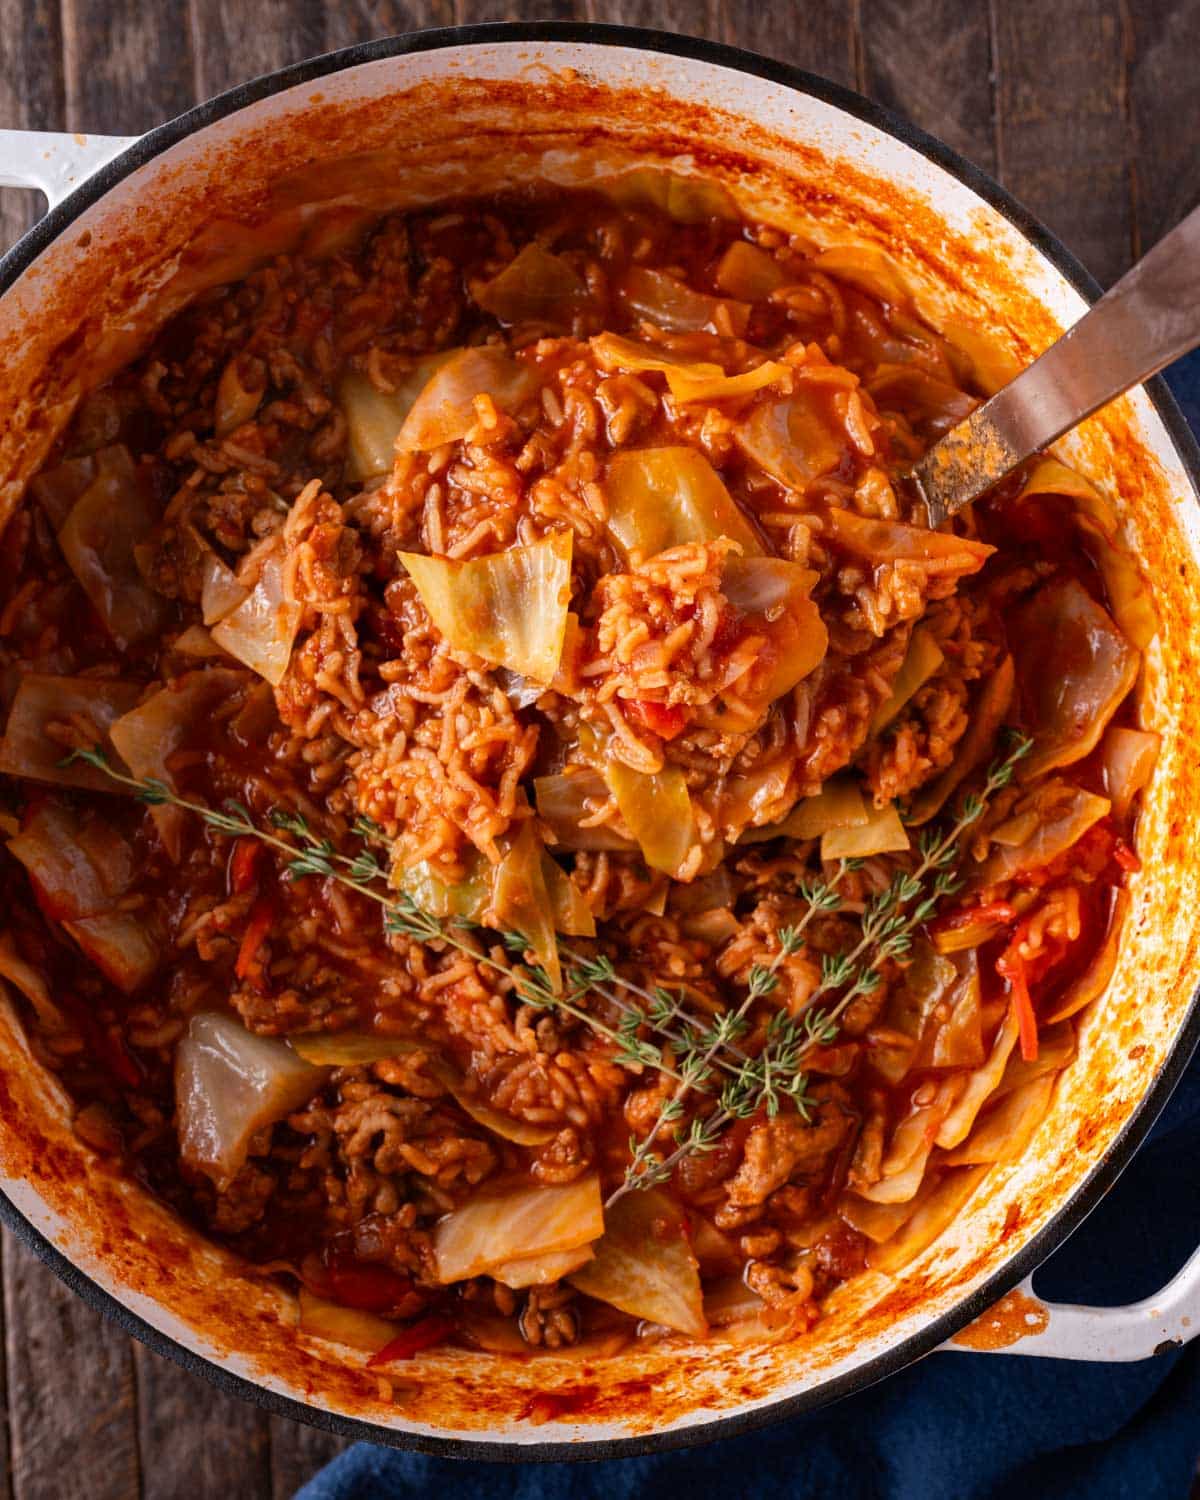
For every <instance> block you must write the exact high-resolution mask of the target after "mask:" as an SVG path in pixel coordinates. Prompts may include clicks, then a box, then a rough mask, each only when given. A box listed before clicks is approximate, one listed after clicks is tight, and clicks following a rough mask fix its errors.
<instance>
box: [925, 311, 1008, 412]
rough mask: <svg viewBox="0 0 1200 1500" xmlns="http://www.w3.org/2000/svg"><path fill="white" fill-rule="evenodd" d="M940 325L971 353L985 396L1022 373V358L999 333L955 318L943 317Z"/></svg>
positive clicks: (951, 337) (974, 369)
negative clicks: (1007, 345) (980, 328)
mask: <svg viewBox="0 0 1200 1500" xmlns="http://www.w3.org/2000/svg"><path fill="white" fill-rule="evenodd" d="M938 326H939V330H940V332H941V333H942V335H943V337H945V338H946V339H948V340H949V341H950V343H952V344H953V345H954V347H955V348H956V349H958V350H961V352H962V353H963V354H965V355H966V356H967V358H968V360H969V361H970V363H971V374H972V375H973V376H974V377H975V384H976V385H977V386H978V388H979V389H980V390H981V391H982V392H983V394H984V395H985V396H994V395H995V394H996V392H997V391H998V390H1000V389H1001V388H1002V387H1003V386H1006V385H1007V384H1008V383H1009V381H1010V380H1015V379H1016V378H1017V376H1018V375H1019V374H1020V373H1021V369H1022V365H1021V361H1020V360H1019V359H1018V358H1017V357H1016V355H1015V354H1013V353H1012V352H1011V350H1009V349H1008V348H1007V347H1006V346H1005V345H1004V344H1003V343H1001V341H1000V339H999V338H998V337H997V336H996V335H994V334H990V333H981V332H980V331H979V329H978V328H976V327H974V326H972V325H971V324H969V323H960V322H959V321H958V320H957V319H953V318H943V319H942V320H941V322H940V323H939V325H938Z"/></svg>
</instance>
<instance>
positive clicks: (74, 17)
mask: <svg viewBox="0 0 1200 1500" xmlns="http://www.w3.org/2000/svg"><path fill="white" fill-rule="evenodd" d="M62 28H63V74H64V81H65V86H66V126H67V129H69V130H93V131H104V132H107V133H109V134H113V135H136V134H139V133H140V132H142V131H144V130H149V129H150V127H151V126H152V125H159V124H161V123H162V122H163V121H164V120H169V119H170V118H171V117H172V116H173V115H177V114H179V112H180V111H181V110H183V109H186V108H187V106H188V105H189V104H191V102H192V59H191V46H190V40H189V33H188V26H187V6H186V0H155V3H154V4H153V5H147V4H145V3H143V0H62Z"/></svg>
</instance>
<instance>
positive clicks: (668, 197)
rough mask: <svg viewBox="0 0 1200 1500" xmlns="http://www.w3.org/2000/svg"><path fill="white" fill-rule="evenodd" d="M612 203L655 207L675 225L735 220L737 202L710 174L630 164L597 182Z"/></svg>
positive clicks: (628, 206) (634, 206)
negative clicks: (630, 165)
mask: <svg viewBox="0 0 1200 1500" xmlns="http://www.w3.org/2000/svg"><path fill="white" fill-rule="evenodd" d="M597 186H598V187H599V188H600V190H601V191H602V192H603V193H604V194H605V195H606V196H607V197H609V198H611V199H612V201H613V202H614V203H619V204H621V205H622V206H624V207H627V208H659V209H661V210H662V211H663V212H664V213H665V214H667V215H669V217H670V218H672V219H674V220H675V222H676V223H677V224H703V223H704V222H705V220H706V219H736V218H737V217H738V209H737V204H736V203H735V202H734V200H733V198H732V197H731V196H730V194H729V192H728V191H727V190H726V189H725V188H724V187H722V186H721V184H720V183H719V182H714V181H713V179H712V178H711V177H691V176H685V175H683V174H682V173H679V172H671V171H668V170H667V169H666V168H665V167H634V168H632V169H631V170H630V171H628V172H622V173H621V174H620V176H618V177H611V178H607V179H606V180H604V181H603V182H600V183H598V184H597Z"/></svg>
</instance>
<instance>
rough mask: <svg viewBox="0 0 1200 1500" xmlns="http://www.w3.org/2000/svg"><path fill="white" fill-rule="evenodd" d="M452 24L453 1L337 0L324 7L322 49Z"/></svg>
mask: <svg viewBox="0 0 1200 1500" xmlns="http://www.w3.org/2000/svg"><path fill="white" fill-rule="evenodd" d="M454 24H455V14H454V0H337V4H332V5H327V6H325V47H326V49H327V50H329V51H332V50H333V49H334V48H336V47H352V46H353V45H354V44H355V43H356V42H369V41H373V40H374V39H375V38H377V37H383V36H396V35H398V34H400V33H401V32H405V31H423V30H425V29H426V28H428V27H431V26H453V25H454Z"/></svg>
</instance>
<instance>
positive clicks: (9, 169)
mask: <svg viewBox="0 0 1200 1500" xmlns="http://www.w3.org/2000/svg"><path fill="white" fill-rule="evenodd" d="M136 140H137V136H135V135H67V134H65V133H58V132H51V131H41V130H0V187H19V188H36V189H38V190H39V191H41V192H43V193H45V195H46V199H47V201H48V203H49V206H50V207H51V208H53V207H54V205H55V204H56V203H59V202H61V201H62V199H64V198H65V197H66V196H67V194H68V193H69V192H71V191H72V190H73V189H75V188H77V187H78V186H79V184H80V183H81V182H83V181H85V180H86V179H87V178H88V177H90V176H91V175H92V173H93V172H98V171H99V170H100V168H101V167H103V166H105V165H106V164H107V163H108V162H110V161H112V159H113V157H114V156H119V155H120V154H121V152H122V151H124V150H125V149H126V147H128V146H132V145H133V143H134V141H136Z"/></svg>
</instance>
